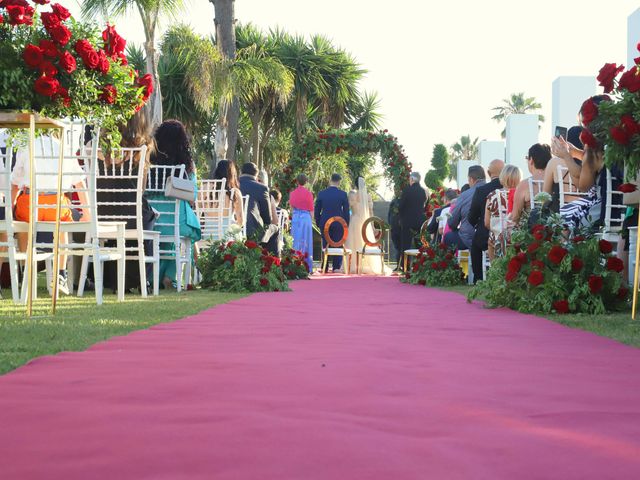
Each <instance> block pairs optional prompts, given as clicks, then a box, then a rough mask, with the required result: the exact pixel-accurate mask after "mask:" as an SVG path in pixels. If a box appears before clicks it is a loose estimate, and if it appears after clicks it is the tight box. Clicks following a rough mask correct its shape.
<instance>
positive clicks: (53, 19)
mask: <svg viewBox="0 0 640 480" xmlns="http://www.w3.org/2000/svg"><path fill="white" fill-rule="evenodd" d="M40 20H41V21H42V25H44V28H46V29H47V31H49V30H50V29H52V28H53V27H55V26H57V25H60V17H59V16H58V15H56V14H55V13H53V12H42V13H41V14H40Z"/></svg>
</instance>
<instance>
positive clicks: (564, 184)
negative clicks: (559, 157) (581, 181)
mask: <svg viewBox="0 0 640 480" xmlns="http://www.w3.org/2000/svg"><path fill="white" fill-rule="evenodd" d="M557 175H558V190H559V192H560V208H562V207H564V206H565V204H567V203H569V201H570V200H567V199H566V197H567V196H571V197H586V196H587V195H588V193H587V192H581V191H580V189H579V188H578V186H577V185H575V184H574V183H573V179H572V178H571V175H570V174H569V169H568V168H567V167H563V166H562V165H558V169H557Z"/></svg>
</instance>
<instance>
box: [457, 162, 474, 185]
mask: <svg viewBox="0 0 640 480" xmlns="http://www.w3.org/2000/svg"><path fill="white" fill-rule="evenodd" d="M471 165H478V162H477V161H475V160H459V161H458V175H457V177H456V179H457V181H458V188H462V186H463V185H464V184H465V183H467V179H468V178H469V175H468V174H469V167H470V166H471Z"/></svg>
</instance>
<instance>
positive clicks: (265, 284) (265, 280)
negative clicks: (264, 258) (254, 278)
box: [260, 277, 269, 287]
mask: <svg viewBox="0 0 640 480" xmlns="http://www.w3.org/2000/svg"><path fill="white" fill-rule="evenodd" d="M260 285H262V286H263V287H266V286H267V285H269V280H267V279H266V278H264V277H262V278H261V279H260Z"/></svg>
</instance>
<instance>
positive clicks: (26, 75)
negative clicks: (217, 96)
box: [0, 0, 153, 143]
mask: <svg viewBox="0 0 640 480" xmlns="http://www.w3.org/2000/svg"><path fill="white" fill-rule="evenodd" d="M48 3H49V2H48V1H47V0H37V1H36V2H35V3H33V4H30V3H29V0H0V110H17V111H34V112H37V113H40V114H42V115H44V116H48V117H53V118H65V117H70V118H82V119H86V120H88V121H90V122H92V123H96V124H99V125H101V131H102V133H103V135H102V137H103V139H104V140H105V141H107V142H114V143H118V142H119V140H120V134H119V133H118V128H117V127H118V126H119V125H121V124H123V123H125V122H126V121H127V120H128V119H129V118H130V117H131V116H132V115H133V114H134V113H135V112H136V111H137V110H139V109H140V108H141V107H142V106H143V105H144V103H145V102H146V100H147V99H148V97H149V94H150V92H151V91H153V85H151V83H149V79H146V78H145V77H143V78H140V79H138V78H137V74H136V72H135V71H134V70H133V68H132V67H130V66H129V65H128V62H127V57H126V56H125V54H124V49H125V45H126V41H125V40H124V39H123V38H122V37H121V36H120V35H119V34H118V33H117V32H116V30H115V28H114V26H112V25H107V27H106V28H105V29H104V31H102V32H101V31H100V29H99V28H98V27H97V26H95V25H93V24H90V23H84V22H79V21H76V20H75V19H74V18H73V17H72V16H71V14H70V13H69V11H68V10H67V9H66V8H65V7H64V6H62V5H61V4H59V3H53V4H51V5H47V4H48ZM40 5H42V7H40ZM45 9H46V11H45Z"/></svg>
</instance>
